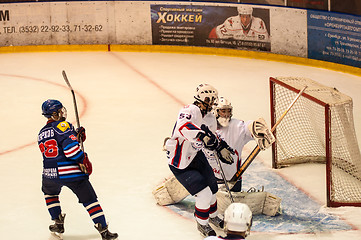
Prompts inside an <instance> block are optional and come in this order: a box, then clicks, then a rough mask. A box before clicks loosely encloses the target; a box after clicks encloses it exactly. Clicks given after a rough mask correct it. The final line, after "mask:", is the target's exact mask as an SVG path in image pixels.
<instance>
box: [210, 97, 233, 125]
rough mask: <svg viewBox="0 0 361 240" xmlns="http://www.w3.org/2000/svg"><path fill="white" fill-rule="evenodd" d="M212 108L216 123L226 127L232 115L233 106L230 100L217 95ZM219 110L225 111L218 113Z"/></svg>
mask: <svg viewBox="0 0 361 240" xmlns="http://www.w3.org/2000/svg"><path fill="white" fill-rule="evenodd" d="M214 110H215V111H214V114H215V115H216V118H217V121H218V124H220V125H221V126H222V127H227V126H228V124H229V121H231V118H232V116H233V107H232V105H231V102H230V101H228V100H227V99H226V98H224V97H219V100H218V104H217V105H216V106H215V108H214ZM221 110H224V111H225V112H224V113H222V114H220V113H219V112H220V111H221ZM227 110H228V111H227ZM226 111H227V112H226ZM221 115H222V116H221Z"/></svg>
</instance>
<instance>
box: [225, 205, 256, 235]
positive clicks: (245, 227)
mask: <svg viewBox="0 0 361 240" xmlns="http://www.w3.org/2000/svg"><path fill="white" fill-rule="evenodd" d="M251 226H252V212H251V209H250V208H249V207H248V206H247V204H244V203H231V204H230V205H229V206H228V208H227V209H226V211H225V212H224V229H225V230H226V231H233V232H244V233H245V234H246V236H247V235H248V234H249V232H250V230H251Z"/></svg>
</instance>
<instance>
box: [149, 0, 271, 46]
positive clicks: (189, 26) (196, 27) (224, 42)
mask: <svg viewBox="0 0 361 240" xmlns="http://www.w3.org/2000/svg"><path fill="white" fill-rule="evenodd" d="M151 19H152V39H153V40H152V41H153V44H155V45H184V46H206V47H221V48H234V49H247V50H260V51H271V39H270V32H269V29H270V26H269V25H270V19H269V9H263V8H255V7H253V6H251V5H239V6H237V7H220V6H217V7H213V6H197V5H151Z"/></svg>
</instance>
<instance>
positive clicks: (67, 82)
mask: <svg viewBox="0 0 361 240" xmlns="http://www.w3.org/2000/svg"><path fill="white" fill-rule="evenodd" d="M62 74H63V78H64V80H65V82H66V84H67V85H68V87H69V88H70V90H72V91H73V88H72V86H71V85H70V82H69V80H68V76H67V75H66V72H65V70H63V71H62Z"/></svg>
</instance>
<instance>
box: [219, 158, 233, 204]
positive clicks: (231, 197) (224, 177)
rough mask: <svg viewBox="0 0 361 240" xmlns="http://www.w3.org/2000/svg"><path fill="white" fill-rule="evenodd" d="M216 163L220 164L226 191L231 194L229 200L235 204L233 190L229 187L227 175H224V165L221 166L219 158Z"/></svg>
mask: <svg viewBox="0 0 361 240" xmlns="http://www.w3.org/2000/svg"><path fill="white" fill-rule="evenodd" d="M216 161H217V164H218V167H219V169H220V170H221V175H222V178H223V181H224V185H225V186H226V190H227V192H228V194H229V198H230V199H231V202H232V203H233V202H234V200H233V196H232V193H231V190H230V188H229V186H228V182H227V179H226V175H225V174H224V171H223V168H222V165H221V162H220V161H219V159H218V157H216Z"/></svg>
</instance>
